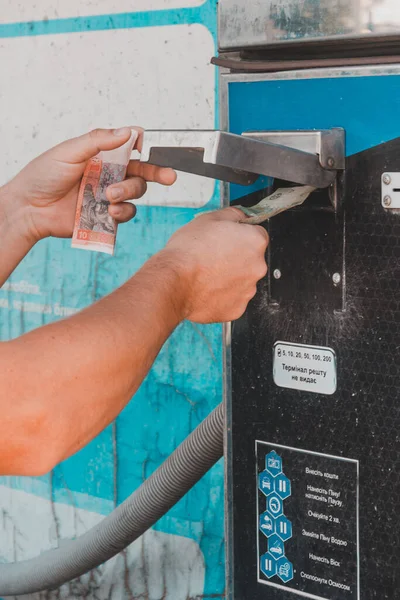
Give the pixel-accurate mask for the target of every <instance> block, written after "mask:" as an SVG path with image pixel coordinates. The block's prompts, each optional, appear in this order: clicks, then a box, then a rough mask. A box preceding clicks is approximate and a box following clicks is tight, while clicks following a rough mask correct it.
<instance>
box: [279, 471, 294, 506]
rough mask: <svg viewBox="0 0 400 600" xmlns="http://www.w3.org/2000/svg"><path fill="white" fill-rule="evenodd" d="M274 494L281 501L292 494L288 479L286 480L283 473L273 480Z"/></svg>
mask: <svg viewBox="0 0 400 600" xmlns="http://www.w3.org/2000/svg"><path fill="white" fill-rule="evenodd" d="M275 492H276V493H277V494H278V496H280V497H281V498H282V499H283V500H285V498H289V496H290V494H291V493H292V486H291V483H290V479H288V478H287V477H286V475H284V474H283V473H282V474H281V475H278V476H277V477H276V478H275Z"/></svg>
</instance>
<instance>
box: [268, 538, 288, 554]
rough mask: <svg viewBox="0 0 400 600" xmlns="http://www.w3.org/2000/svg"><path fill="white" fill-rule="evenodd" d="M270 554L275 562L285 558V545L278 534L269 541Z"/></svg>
mask: <svg viewBox="0 0 400 600" xmlns="http://www.w3.org/2000/svg"><path fill="white" fill-rule="evenodd" d="M268 552H269V553H270V554H272V556H273V557H274V558H275V560H278V558H281V557H282V556H285V544H284V543H283V542H282V540H281V539H280V538H279V537H278V536H277V535H276V534H274V535H271V537H270V538H269V540H268Z"/></svg>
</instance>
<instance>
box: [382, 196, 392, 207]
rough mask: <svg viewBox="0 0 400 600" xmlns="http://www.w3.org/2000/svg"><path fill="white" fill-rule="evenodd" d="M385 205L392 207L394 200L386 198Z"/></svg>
mask: <svg viewBox="0 0 400 600" xmlns="http://www.w3.org/2000/svg"><path fill="white" fill-rule="evenodd" d="M383 204H384V205H385V206H390V205H391V204H392V199H391V197H390V196H385V197H384V199H383Z"/></svg>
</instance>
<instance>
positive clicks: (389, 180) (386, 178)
mask: <svg viewBox="0 0 400 600" xmlns="http://www.w3.org/2000/svg"><path fill="white" fill-rule="evenodd" d="M382 181H383V183H384V184H385V185H390V184H391V183H392V178H391V177H390V175H389V173H385V174H384V176H383V177H382Z"/></svg>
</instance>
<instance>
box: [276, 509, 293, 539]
mask: <svg viewBox="0 0 400 600" xmlns="http://www.w3.org/2000/svg"><path fill="white" fill-rule="evenodd" d="M275 533H276V534H277V535H279V537H280V538H281V540H283V541H284V542H286V541H287V540H290V538H291V537H292V533H293V529H292V524H291V522H290V521H289V519H287V518H286V517H285V515H282V516H281V517H279V518H278V519H276V521H275Z"/></svg>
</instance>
